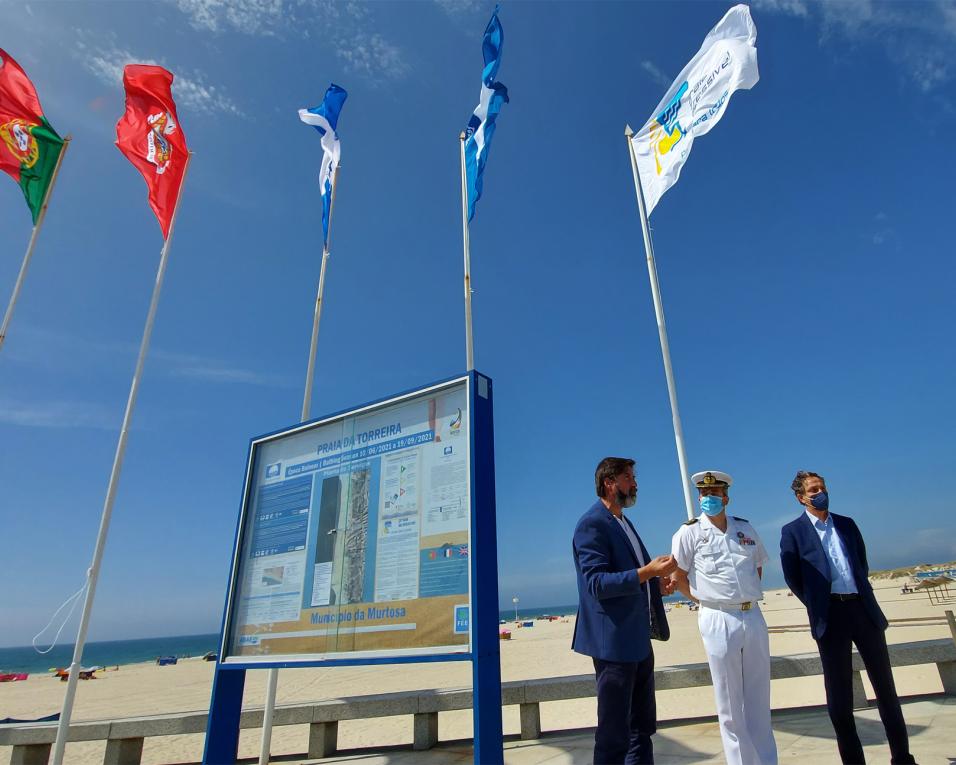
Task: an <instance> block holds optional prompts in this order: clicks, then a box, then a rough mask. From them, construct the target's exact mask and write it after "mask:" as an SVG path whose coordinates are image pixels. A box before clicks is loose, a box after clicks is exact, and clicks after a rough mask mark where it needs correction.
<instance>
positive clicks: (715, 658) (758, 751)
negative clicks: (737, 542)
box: [698, 606, 777, 765]
mask: <svg viewBox="0 0 956 765" xmlns="http://www.w3.org/2000/svg"><path fill="white" fill-rule="evenodd" d="M698 625H699V627H700V636H701V637H702V638H703V640H704V650H706V651H707V661H708V663H709V664H710V675H711V677H712V678H713V681H714V700H715V701H716V702H717V719H718V720H719V722H720V737H721V739H722V740H723V744H724V756H725V757H726V759H727V765H777V743H776V741H774V738H773V728H772V727H771V725H770V638H769V636H768V635H767V622H765V621H764V618H763V614H762V613H760V609H759V608H758V607H756V606H755V607H754V608H752V609H750V610H749V611H719V610H717V609H713V608H707V607H706V606H701V607H700V616H699V618H698Z"/></svg>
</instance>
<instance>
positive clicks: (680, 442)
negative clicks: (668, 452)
mask: <svg viewBox="0 0 956 765" xmlns="http://www.w3.org/2000/svg"><path fill="white" fill-rule="evenodd" d="M624 136H625V138H626V140H627V150H628V153H629V154H630V156H631V172H632V173H633V174H634V192H635V193H636V194H637V209H638V211H639V212H640V215H641V229H642V230H643V232H644V250H645V252H647V275H648V276H649V277H650V280H651V295H652V296H653V298H654V314H655V316H656V317H657V333H658V335H660V339H661V355H662V356H663V357H664V376H665V377H666V378H667V395H668V396H669V397H670V402H671V416H672V419H673V421H674V441H675V442H676V443H677V463H678V465H679V466H680V482H681V487H682V488H683V490H684V505H685V507H686V508H687V520H689V521H692V520H694V505H693V501H692V499H691V496H692V495H691V489H690V476H689V473H688V472H687V454H686V452H685V450H684V430H683V428H682V427H681V423H680V410H679V409H678V408H677V385H676V383H675V382H674V370H673V368H672V366H671V351H670V345H669V344H668V342H667V325H666V324H665V323H664V306H663V304H662V303H661V286H660V284H659V283H658V281H657V265H656V264H655V262H654V243H653V242H652V241H651V228H650V224H649V223H648V221H647V212H646V209H647V208H646V207H645V205H644V189H643V188H642V187H641V175H640V173H639V172H638V170H637V157H636V156H635V155H634V144H633V143H632V142H631V138H632V137H633V136H634V131H633V130H631V126H630V125H625V126H624Z"/></svg>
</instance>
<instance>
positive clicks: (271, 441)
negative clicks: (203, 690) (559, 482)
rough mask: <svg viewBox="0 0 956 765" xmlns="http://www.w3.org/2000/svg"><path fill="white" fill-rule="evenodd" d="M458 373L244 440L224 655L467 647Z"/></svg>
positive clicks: (466, 515) (463, 419)
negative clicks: (245, 462) (246, 443)
mask: <svg viewBox="0 0 956 765" xmlns="http://www.w3.org/2000/svg"><path fill="white" fill-rule="evenodd" d="M471 379H472V378H470V377H464V378H461V379H458V380H453V381H451V382H448V383H444V384H441V385H436V386H433V387H431V388H427V389H424V390H421V391H416V392H414V393H411V394H408V395H405V396H399V397H396V398H393V399H390V400H388V401H385V402H383V403H380V404H376V405H374V406H369V407H364V408H359V409H356V410H353V411H350V412H346V413H343V414H341V415H338V416H335V417H331V418H327V419H324V420H320V421H317V422H312V423H308V424H305V425H301V426H297V427H294V428H290V429H288V430H286V431H282V432H279V433H275V434H271V435H269V436H264V437H261V438H258V439H253V441H252V444H251V449H250V456H249V463H248V467H247V476H246V486H245V492H244V500H243V506H242V512H241V515H240V520H239V529H238V538H237V541H236V558H235V560H234V561H233V567H232V579H231V583H230V590H229V600H228V606H227V617H226V624H225V629H224V630H223V646H222V653H221V656H222V659H221V660H222V661H223V662H225V663H229V662H242V663H243V664H249V663H255V662H257V661H262V662H269V661H276V660H277V659H281V660H283V661H293V662H294V661H296V660H302V661H315V660H316V659H322V658H328V659H333V658H362V657H380V656H385V657H389V656H412V655H416V654H428V655H432V654H449V653H469V652H470V651H471V613H472V609H471V565H470V561H469V557H470V554H471V490H472V489H471V472H472V471H471V461H470V460H471V454H470V435H471V434H470V429H471V412H470V411H469V406H468V402H469V390H468V386H469V385H470V384H471ZM482 380H484V378H482Z"/></svg>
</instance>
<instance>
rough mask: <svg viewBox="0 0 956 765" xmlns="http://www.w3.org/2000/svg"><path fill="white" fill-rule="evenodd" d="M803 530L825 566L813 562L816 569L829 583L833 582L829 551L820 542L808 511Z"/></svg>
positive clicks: (804, 515)
mask: <svg viewBox="0 0 956 765" xmlns="http://www.w3.org/2000/svg"><path fill="white" fill-rule="evenodd" d="M803 521H804V524H803V529H804V533H805V534H807V535H808V536H809V537H810V544H811V545H812V546H813V547H814V548H815V549H816V551H817V560H819V561H822V562H823V565H822V566H821V565H820V564H819V563H818V562H816V561H812V562H813V565H814V567H815V568H816V569H817V571H819V572H820V573H821V574H823V575H824V576H825V577H826V578H827V581H828V582H829V581H832V580H833V573H832V572H831V571H830V556H828V555H827V551H826V550H824V549H823V542H821V541H820V535H819V534H817V529H816V527H815V526H814V525H813V521H811V520H810V516H809V515H807V512H806V510H804V511H803Z"/></svg>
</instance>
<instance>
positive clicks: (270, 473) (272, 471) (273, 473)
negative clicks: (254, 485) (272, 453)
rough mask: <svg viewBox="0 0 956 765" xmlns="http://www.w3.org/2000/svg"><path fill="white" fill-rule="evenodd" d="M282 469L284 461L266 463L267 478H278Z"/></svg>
mask: <svg viewBox="0 0 956 765" xmlns="http://www.w3.org/2000/svg"><path fill="white" fill-rule="evenodd" d="M281 471H282V463H281V462H276V463H274V464H272V465H266V478H278V477H279V474H280V473H281Z"/></svg>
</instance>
